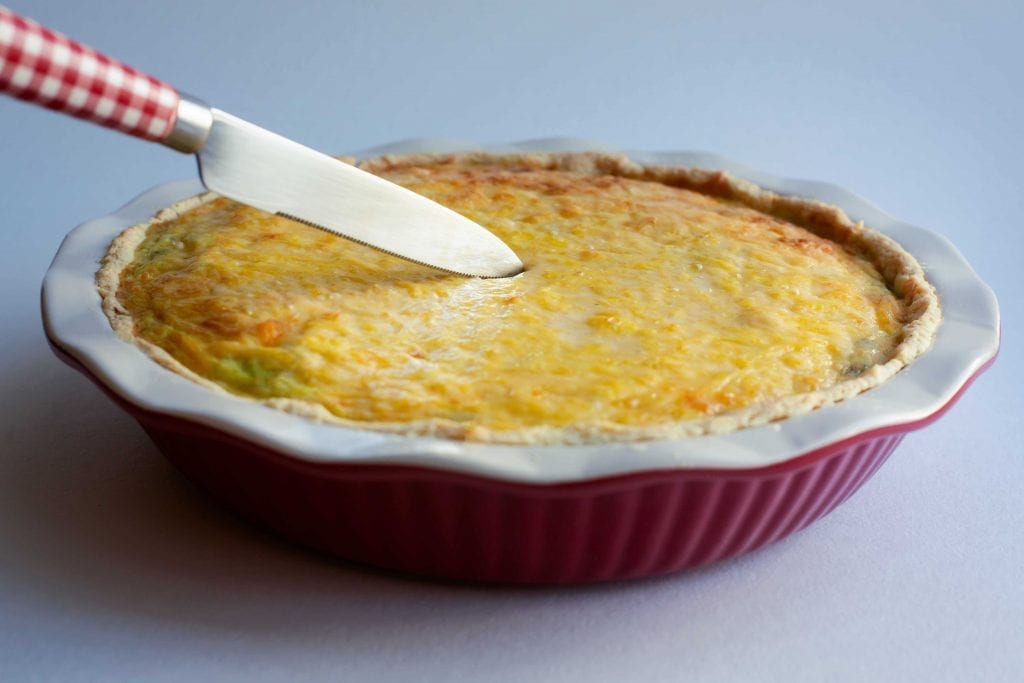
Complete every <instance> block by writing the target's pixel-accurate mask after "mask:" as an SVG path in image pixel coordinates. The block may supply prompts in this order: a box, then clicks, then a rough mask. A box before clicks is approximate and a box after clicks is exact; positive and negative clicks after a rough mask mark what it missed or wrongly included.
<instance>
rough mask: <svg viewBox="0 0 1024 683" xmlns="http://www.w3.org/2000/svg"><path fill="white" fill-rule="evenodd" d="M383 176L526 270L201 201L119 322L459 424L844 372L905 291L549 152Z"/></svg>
mask: <svg viewBox="0 0 1024 683" xmlns="http://www.w3.org/2000/svg"><path fill="white" fill-rule="evenodd" d="M384 175H385V176H386V177H388V178H389V179H390V180H392V181H395V182H398V183H400V184H402V185H404V186H406V187H408V188H411V189H413V190H415V191H416V192H419V193H421V194H424V195H426V196H428V197H431V198H432V199H435V200H437V201H439V202H441V203H442V204H445V205H447V206H449V207H451V208H453V209H455V210H456V211H459V212H461V213H463V214H464V215H466V216H468V217H469V218H471V219H473V220H475V221H477V222H479V223H480V224H482V225H484V226H486V227H488V228H489V229H491V230H492V231H493V232H494V233H496V234H497V235H498V236H499V237H501V238H502V239H503V240H505V242H506V243H507V244H508V245H509V246H511V247H512V249H513V250H515V252H516V253H517V254H518V255H519V256H520V257H521V258H522V260H523V262H524V263H525V265H526V272H525V273H523V274H522V275H519V276H517V277H514V278H509V279H496V280H480V279H467V278H463V277H457V276H452V275H448V274H444V273H440V272H438V271H436V270H433V269H430V268H426V267H423V266H418V265H415V264H412V263H408V262H405V261H402V260H400V259H397V258H395V257H392V256H389V255H386V254H383V253H380V252H377V251H375V250H372V249H370V248H367V247H364V246H361V245H358V244H355V243H352V242H349V241H347V240H344V239H339V238H337V237H335V236H332V235H329V234H327V233H324V232H321V231H318V230H316V229H313V228H309V227H306V226H303V225H300V224H297V223H293V222H290V221H288V220H286V219H282V218H278V217H275V216H272V215H268V214H266V213H263V212H260V211H257V210H254V209H251V208H248V207H244V206H240V205H238V204H235V203H232V202H230V201H228V200H225V199H215V200H213V201H211V202H209V203H206V204H204V205H202V206H199V207H198V208H195V209H193V210H190V211H188V212H186V213H185V214H184V215H182V216H180V217H176V218H174V219H171V220H166V221H162V222H157V223H156V224H154V225H152V226H151V227H150V228H149V229H148V231H147V233H146V236H145V238H144V240H143V241H142V242H141V244H139V246H138V247H137V249H136V252H135V258H134V261H133V262H131V263H130V264H129V265H128V266H127V267H126V268H125V269H124V271H123V272H122V274H121V280H120V288H119V291H118V299H119V301H120V304H121V305H122V306H123V307H124V308H125V309H126V310H127V311H128V313H129V314H130V315H131V317H132V319H133V321H134V333H135V334H136V335H137V336H138V337H140V338H141V339H143V340H145V341H148V342H150V343H152V344H155V345H157V346H159V347H161V348H163V349H164V350H166V351H167V352H168V353H169V354H170V355H171V356H173V358H174V359H176V360H177V361H178V362H180V363H181V364H182V365H184V366H185V367H186V368H188V369H189V370H191V371H192V372H194V373H196V374H197V375H199V376H200V377H202V378H205V379H207V380H210V381H212V382H215V383H216V384H218V385H220V386H221V387H223V388H225V389H227V390H229V391H231V392H234V393H237V394H242V395H245V396H250V397H256V398H286V399H296V400H299V401H304V402H309V403H312V404H317V405H320V406H323V407H324V408H326V410H327V411H329V412H330V413H331V414H333V415H334V416H337V417H339V418H342V419H343V420H346V421H351V422H355V423H359V424H364V425H367V426H371V427H373V426H379V425H382V424H391V425H394V424H422V423H424V421H426V422H427V423H433V422H438V421H440V422H442V423H444V424H446V425H448V426H447V428H446V433H447V434H449V435H451V436H456V437H459V438H470V439H472V438H494V437H493V435H494V434H500V433H501V432H511V431H515V430H522V429H524V428H525V429H529V428H532V427H544V428H556V429H557V428H581V426H583V427H582V428H591V429H592V428H595V427H596V428H598V429H604V428H608V429H613V428H616V427H643V426H647V425H659V424H665V423H670V422H679V421H687V420H693V419H696V418H701V417H707V416H712V415H716V414H721V413H726V412H728V411H733V410H736V409H739V408H744V407H749V406H756V405H760V404H765V403H768V402H771V401H774V400H776V399H778V398H780V397H784V396H789V395H793V394H799V393H802V392H810V391H817V390H821V389H824V388H828V387H830V386H832V385H834V384H836V383H838V382H840V381H842V380H844V379H847V378H850V377H855V376H857V375H859V374H860V373H862V372H863V371H864V370H865V369H866V368H868V367H870V366H873V365H875V364H877V363H880V362H885V361H886V360H888V359H889V358H890V357H891V356H892V353H893V349H894V347H895V345H896V343H897V342H898V341H899V334H900V329H901V323H902V320H903V318H904V315H905V312H904V305H903V304H902V303H901V302H900V301H898V300H897V299H896V298H895V297H894V296H893V294H892V293H891V292H890V291H889V289H888V288H887V287H886V285H885V283H884V282H883V280H882V278H881V277H880V276H879V274H878V273H877V272H876V270H875V268H874V267H873V266H872V265H871V264H870V263H869V262H868V261H867V260H865V259H864V258H862V257H860V256H857V255H854V254H852V253H850V252H848V251H847V250H845V249H844V248H842V247H841V246H839V245H838V244H836V243H834V242H830V241H828V240H826V239H823V238H821V237H818V236H816V235H814V234H812V233H810V232H808V231H807V230H804V229H802V228H799V227H797V226H795V225H793V224H790V223H788V222H785V221H783V220H780V219H778V218H775V217H773V216H769V215H766V214H764V213H759V212H757V211H755V210H753V209H750V208H747V207H745V206H743V205H741V204H739V203H737V202H733V201H729V200H724V199H719V198H715V197H711V196H706V195H703V194H699V193H696V192H692V191H689V190H685V189H680V188H676V187H669V186H667V185H664V184H661V183H656V182H649V181H643V180H632V179H626V178H622V177H616V176H602V175H586V174H579V173H572V172H568V171H555V170H536V169H532V170H529V171H525V170H522V171H521V170H517V169H515V168H509V167H502V166H487V165H482V166H469V167H461V166H452V165H449V166H445V165H440V166H424V167H406V168H402V167H399V168H397V169H394V170H392V171H389V172H386V173H384ZM486 435H491V436H489V437H488V436H486ZM496 440H501V439H500V436H499V437H498V438H497V439H496Z"/></svg>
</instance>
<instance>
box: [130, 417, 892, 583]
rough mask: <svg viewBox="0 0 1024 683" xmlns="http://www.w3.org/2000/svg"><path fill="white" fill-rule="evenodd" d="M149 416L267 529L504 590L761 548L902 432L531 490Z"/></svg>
mask: <svg viewBox="0 0 1024 683" xmlns="http://www.w3.org/2000/svg"><path fill="white" fill-rule="evenodd" d="M137 417H138V418H139V420H140V422H141V423H142V425H143V427H145V428H146V430H147V431H148V433H149V434H150V436H151V437H152V438H153V440H154V441H155V443H156V444H157V446H158V447H159V448H160V449H161V450H162V451H163V452H164V454H165V455H166V456H167V457H168V458H169V459H170V460H171V461H172V462H173V463H174V464H175V465H176V466H177V467H178V468H179V469H180V470H181V471H182V472H183V473H184V474H185V475H186V476H187V477H189V478H190V479H191V480H192V481H194V482H195V483H196V484H198V485H199V486H200V487H202V488H203V489H205V490H206V491H208V492H209V493H210V494H211V495H213V496H214V497H215V498H217V499H219V500H221V501H223V502H224V503H226V504H227V505H228V506H229V507H231V508H232V509H234V510H235V511H237V512H238V513H240V514H241V515H242V516H244V517H245V518H247V519H249V520H251V521H253V522H255V523H257V524H259V525H261V526H263V527H266V528H268V529H271V530H273V531H275V532H277V533H279V534H282V535H284V536H286V537H288V538H290V539H293V540H295V541H298V542H299V543H302V544H305V545H308V546H311V547H314V548H317V549H320V550H323V551H326V552H329V553H331V554H334V555H336V556H338V557H341V558H344V559H347V560H352V561H356V562H360V563H365V564H370V565H374V566H378V567H383V568H388V569H394V570H399V571H404V572H411V573H414V574H418V575H423V576H431V577H438V578H445V579H458V580H469V581H483V582H500V583H584V582H596V581H609V580H616V579H626V578H636V577H642V576H651V575H656V574H663V573H667V572H673V571H678V570H682V569H687V568H692V567H698V566H701V565H705V564H709V563H712V562H716V561H720V560H724V559H726V558H730V557H735V556H737V555H740V554H742V553H745V552H749V551H751V550H754V549H756V548H759V547H761V546H764V545H766V544H768V543H771V542H773V541H776V540H779V539H781V538H783V537H785V536H787V535H789V534H791V533H793V532H794V531H797V530H799V529H801V528H803V527H805V526H807V525H808V524H810V523H811V522H813V521H814V520H816V519H818V518H820V517H822V516H823V515H825V514H827V513H828V512H830V511H831V510H832V509H833V508H835V507H836V506H837V505H839V504H840V503H842V502H843V501H844V500H846V498H848V497H849V496H850V495H851V494H852V493H853V492H854V491H856V490H857V489H858V488H859V487H860V486H861V484H863V483H864V482H865V481H866V480H867V479H868V478H869V477H870V476H871V475H872V474H873V473H874V472H875V471H876V470H877V469H878V468H879V467H880V466H881V464H882V463H883V462H884V461H885V459H886V458H887V457H888V456H889V454H890V453H891V452H892V450H893V449H894V448H895V447H896V445H897V444H898V443H899V441H900V440H901V439H902V437H903V434H902V433H887V434H881V435H874V436H871V435H869V436H866V437H865V438H863V439H862V440H860V441H857V442H854V443H845V444H841V445H838V446H834V447H830V450H829V452H818V453H814V454H808V455H807V456H804V457H801V458H798V459H796V460H794V461H791V462H788V463H786V464H785V466H784V467H774V468H766V469H763V470H743V471H737V472H730V471H728V470H714V471H673V472H668V471H659V472H647V473H640V474H633V475H628V476H622V477H613V478H607V479H599V480H592V481H587V482H583V483H574V484H556V485H526V484H517V483H513V482H502V481H497V480H492V479H486V478H482V477H473V476H467V475H464V474H457V473H450V472H444V471H437V470H427V469H421V468H413V467H401V466H389V467H385V466H355V465H319V464H312V463H306V462H302V461H298V460H296V459H292V458H287V457H284V456H282V455H279V454H275V453H273V452H271V451H269V450H267V449H264V448H262V447H260V446H258V445H256V444H252V443H248V442H245V441H242V440H240V439H238V438H236V437H233V436H229V435H226V434H223V433H221V432H217V431H214V430H211V429H207V428H204V427H198V426H197V425H195V424H189V423H185V422H181V421H179V420H176V419H174V418H168V417H166V416H155V415H153V414H144V415H137Z"/></svg>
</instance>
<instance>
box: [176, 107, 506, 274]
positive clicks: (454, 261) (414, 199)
mask: <svg viewBox="0 0 1024 683" xmlns="http://www.w3.org/2000/svg"><path fill="white" fill-rule="evenodd" d="M211 114H212V126H211V128H210V133H209V136H208V137H207V139H206V142H205V144H204V145H203V146H202V147H201V148H200V149H199V151H198V152H197V153H196V156H197V158H198V160H199V174H200V176H201V178H202V180H203V184H204V185H206V187H207V188H209V189H210V190H212V191H214V192H216V193H218V194H222V195H224V196H226V197H230V198H232V199H235V200H237V201H240V202H242V203H244V204H249V205H250V206H254V207H256V208H259V209H262V210H264V211H268V212H270V213H276V214H279V215H281V216H285V217H287V218H292V219H294V220H297V221H300V222H302V223H308V224H310V225H314V226H316V227H319V228H323V229H324V230H328V231H330V232H333V233H337V234H339V235H342V236H344V237H348V238H350V239H352V240H355V241H356V242H360V243H362V244H366V245H369V246H371V247H376V248H377V249H380V250H382V251H386V252H388V253H391V254H395V255H396V256H401V257H402V258H406V259H408V260H410V261H415V262H417V263H422V264H425V265H429V266H434V267H436V268H441V269H442V270H447V271H450V272H453V273H459V274H462V275H472V276H477V277H505V276H509V275H515V274H517V273H519V272H521V271H522V269H523V264H522V262H521V261H520V260H519V258H518V257H517V256H516V255H515V253H514V252H513V251H512V250H511V249H510V248H509V247H508V246H507V245H506V244H505V243H504V242H502V241H501V240H500V239H498V238H497V237H496V236H495V235H494V234H493V233H491V232H490V231H488V230H486V229H485V228H483V227H481V226H480V225H478V224H477V223H474V222H473V221H471V220H469V219H468V218H466V217H464V216H462V215H460V214H458V213H456V212H455V211H452V210H451V209H448V208H446V207H444V206H442V205H440V204H438V203H436V202H434V201H431V200H429V199H427V198H426V197H423V196H422V195H419V194H416V193H415V192H412V191H411V190H407V189H405V188H404V187H401V186H399V185H396V184H394V183H391V182H388V181H386V180H384V179H383V178H380V177H378V176H375V175H373V174H371V173H367V172H366V171H361V170H359V169H358V168H355V167H354V166H350V165H349V164H346V163H344V162H341V161H339V160H337V159H334V158H332V157H330V156H327V155H326V154H322V153H320V152H317V151H315V150H313V149H310V148H309V147H305V146H303V145H300V144H299V143H297V142H293V141H292V140H289V139H287V138H285V137H282V136H280V135H277V134H275V133H271V132H270V131H268V130H264V129H263V128H260V127H259V126H255V125H253V124H251V123H249V122H247V121H243V120H242V119H239V118H237V117H235V116H232V115H231V114H228V113H225V112H222V111H220V110H218V109H212V110H211Z"/></svg>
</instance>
